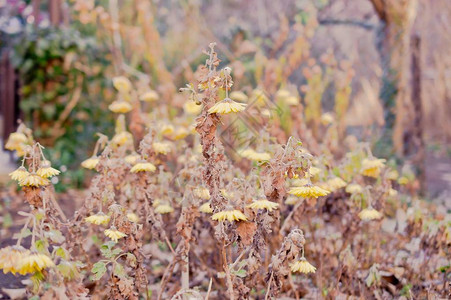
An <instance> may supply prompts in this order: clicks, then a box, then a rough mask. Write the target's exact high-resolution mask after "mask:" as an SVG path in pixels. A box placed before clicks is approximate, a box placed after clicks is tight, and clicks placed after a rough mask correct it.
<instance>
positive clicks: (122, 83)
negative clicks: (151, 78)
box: [113, 76, 132, 93]
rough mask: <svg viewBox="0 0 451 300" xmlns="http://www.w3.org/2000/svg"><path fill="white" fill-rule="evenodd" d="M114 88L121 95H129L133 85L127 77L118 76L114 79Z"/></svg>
mask: <svg viewBox="0 0 451 300" xmlns="http://www.w3.org/2000/svg"><path fill="white" fill-rule="evenodd" d="M113 86H114V87H115V88H116V90H118V91H119V92H121V93H128V92H130V90H131V89H132V84H131V82H130V80H128V78H127V77H124V76H118V77H114V78H113Z"/></svg>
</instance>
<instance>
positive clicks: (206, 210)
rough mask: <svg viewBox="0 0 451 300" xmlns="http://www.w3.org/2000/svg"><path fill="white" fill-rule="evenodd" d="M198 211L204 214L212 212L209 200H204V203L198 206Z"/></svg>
mask: <svg viewBox="0 0 451 300" xmlns="http://www.w3.org/2000/svg"><path fill="white" fill-rule="evenodd" d="M199 211H200V212H203V213H206V214H211V213H212V212H213V209H212V208H211V205H210V202H205V203H204V204H202V205H201V206H200V207H199Z"/></svg>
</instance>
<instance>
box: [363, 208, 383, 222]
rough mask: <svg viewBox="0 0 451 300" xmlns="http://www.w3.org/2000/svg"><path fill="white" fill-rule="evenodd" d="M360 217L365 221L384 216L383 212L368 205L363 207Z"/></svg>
mask: <svg viewBox="0 0 451 300" xmlns="http://www.w3.org/2000/svg"><path fill="white" fill-rule="evenodd" d="M359 218H360V219H362V220H364V221H370V220H375V219H380V218H382V214H381V213H380V212H378V211H377V210H375V209H374V208H372V207H368V208H365V209H363V210H362V211H361V212H360V213H359Z"/></svg>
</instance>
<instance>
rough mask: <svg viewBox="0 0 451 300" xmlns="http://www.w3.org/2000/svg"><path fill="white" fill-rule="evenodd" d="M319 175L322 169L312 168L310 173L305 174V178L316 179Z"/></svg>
mask: <svg viewBox="0 0 451 300" xmlns="http://www.w3.org/2000/svg"><path fill="white" fill-rule="evenodd" d="M319 173H321V169H320V168H317V167H310V169H309V170H308V172H307V173H306V174H305V177H307V176H308V175H310V177H315V176H317V175H319Z"/></svg>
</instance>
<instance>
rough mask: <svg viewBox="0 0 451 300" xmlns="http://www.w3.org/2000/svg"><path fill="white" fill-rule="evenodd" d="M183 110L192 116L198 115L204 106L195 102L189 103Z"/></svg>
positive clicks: (186, 103)
mask: <svg viewBox="0 0 451 300" xmlns="http://www.w3.org/2000/svg"><path fill="white" fill-rule="evenodd" d="M183 110H185V112H186V113H187V114H190V115H198V114H199V113H200V112H201V111H202V105H200V104H199V105H198V104H196V102H194V101H187V102H185V104H184V105H183Z"/></svg>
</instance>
